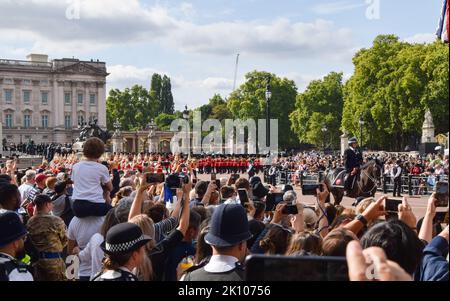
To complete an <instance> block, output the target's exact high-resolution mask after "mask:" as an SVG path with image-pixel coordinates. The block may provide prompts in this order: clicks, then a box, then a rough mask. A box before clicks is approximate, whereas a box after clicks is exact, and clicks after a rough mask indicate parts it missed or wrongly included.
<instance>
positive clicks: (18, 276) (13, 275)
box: [0, 253, 33, 281]
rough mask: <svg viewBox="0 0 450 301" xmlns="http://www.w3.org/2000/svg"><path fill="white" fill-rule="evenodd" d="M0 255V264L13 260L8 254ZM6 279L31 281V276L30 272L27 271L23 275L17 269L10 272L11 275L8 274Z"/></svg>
mask: <svg viewBox="0 0 450 301" xmlns="http://www.w3.org/2000/svg"><path fill="white" fill-rule="evenodd" d="M1 254H2V256H1V257H0V263H4V262H8V261H12V260H15V259H14V257H12V256H11V255H9V254H6V253H1ZM5 257H6V258H5ZM8 278H9V281H33V276H32V275H31V274H30V272H28V271H27V272H25V273H21V272H20V271H19V270H18V269H14V270H12V271H11V273H9V275H8Z"/></svg>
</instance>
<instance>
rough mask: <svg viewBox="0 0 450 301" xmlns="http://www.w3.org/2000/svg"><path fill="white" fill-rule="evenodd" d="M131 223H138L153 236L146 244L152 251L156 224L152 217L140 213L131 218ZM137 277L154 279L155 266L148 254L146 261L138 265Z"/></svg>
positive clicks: (144, 231)
mask: <svg viewBox="0 0 450 301" xmlns="http://www.w3.org/2000/svg"><path fill="white" fill-rule="evenodd" d="M129 222H130V223H132V224H135V225H138V226H139V228H141V230H142V233H143V234H144V235H147V236H150V237H151V238H152V240H151V241H149V242H148V243H147V244H146V245H145V249H146V251H150V250H152V249H153V248H154V247H155V240H154V239H155V225H154V223H153V221H152V219H151V218H149V217H148V216H147V215H145V214H140V215H137V216H135V217H133V218H132V219H131V220H129ZM136 270H137V277H138V278H139V279H140V280H142V281H151V280H153V266H152V262H151V260H150V257H148V255H147V254H146V255H145V256H144V261H143V262H142V263H141V264H140V265H139V266H138V267H137V269H136Z"/></svg>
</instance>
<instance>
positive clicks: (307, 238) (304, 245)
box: [286, 232, 322, 256]
mask: <svg viewBox="0 0 450 301" xmlns="http://www.w3.org/2000/svg"><path fill="white" fill-rule="evenodd" d="M301 251H304V252H308V253H311V254H313V255H320V253H321V252H322V239H321V237H320V236H317V235H315V234H312V233H310V232H304V233H298V234H294V235H292V236H291V239H290V241H289V247H288V250H287V252H286V256H292V255H296V254H298V253H300V252H301Z"/></svg>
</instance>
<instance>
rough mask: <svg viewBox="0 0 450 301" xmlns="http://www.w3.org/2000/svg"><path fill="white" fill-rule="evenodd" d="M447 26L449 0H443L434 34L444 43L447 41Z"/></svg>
mask: <svg viewBox="0 0 450 301" xmlns="http://www.w3.org/2000/svg"><path fill="white" fill-rule="evenodd" d="M449 26H450V24H449V0H444V4H443V5H442V13H441V19H440V20H439V26H438V29H437V31H436V35H437V36H438V38H439V39H441V40H442V42H444V43H448V42H449V39H448V38H449V32H450V28H449Z"/></svg>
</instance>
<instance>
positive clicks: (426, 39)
mask: <svg viewBox="0 0 450 301" xmlns="http://www.w3.org/2000/svg"><path fill="white" fill-rule="evenodd" d="M404 41H405V42H408V43H412V44H423V43H433V42H434V41H436V35H435V34H432V33H418V34H415V35H413V36H412V37H408V38H405V39H404Z"/></svg>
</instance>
